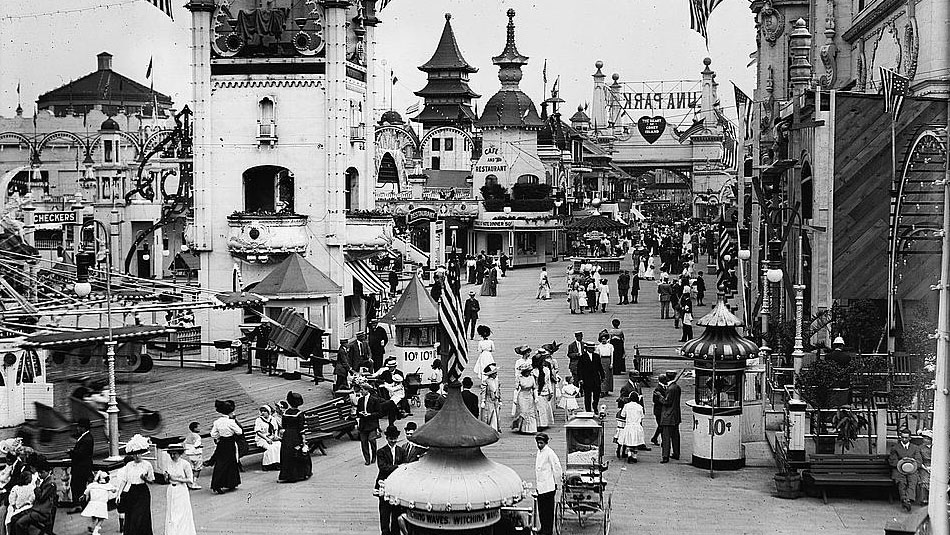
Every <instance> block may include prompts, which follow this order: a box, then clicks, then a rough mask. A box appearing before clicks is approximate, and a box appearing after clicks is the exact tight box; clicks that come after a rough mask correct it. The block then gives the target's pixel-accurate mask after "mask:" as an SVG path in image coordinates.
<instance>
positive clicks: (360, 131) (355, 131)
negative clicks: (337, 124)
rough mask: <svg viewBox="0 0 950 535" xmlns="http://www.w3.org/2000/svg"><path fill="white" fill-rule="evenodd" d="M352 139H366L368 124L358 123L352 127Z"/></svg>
mask: <svg viewBox="0 0 950 535" xmlns="http://www.w3.org/2000/svg"><path fill="white" fill-rule="evenodd" d="M350 141H366V125H365V124H362V123H361V124H358V125H356V126H351V127H350Z"/></svg>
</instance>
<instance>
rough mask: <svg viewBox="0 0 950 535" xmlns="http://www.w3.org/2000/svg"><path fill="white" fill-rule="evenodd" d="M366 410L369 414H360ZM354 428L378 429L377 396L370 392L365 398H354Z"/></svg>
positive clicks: (358, 429) (360, 429)
mask: <svg viewBox="0 0 950 535" xmlns="http://www.w3.org/2000/svg"><path fill="white" fill-rule="evenodd" d="M362 412H368V413H369V416H361V413H362ZM356 428H357V431H363V432H366V431H372V430H374V429H379V398H378V397H376V396H374V395H373V394H370V395H368V396H366V397H365V398H364V397H363V396H360V397H358V398H356Z"/></svg>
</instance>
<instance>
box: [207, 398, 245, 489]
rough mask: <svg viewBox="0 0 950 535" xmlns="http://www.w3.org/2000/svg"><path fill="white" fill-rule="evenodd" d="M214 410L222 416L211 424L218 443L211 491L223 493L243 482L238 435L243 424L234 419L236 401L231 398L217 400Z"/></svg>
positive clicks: (213, 457) (212, 432) (212, 457)
mask: <svg viewBox="0 0 950 535" xmlns="http://www.w3.org/2000/svg"><path fill="white" fill-rule="evenodd" d="M214 410H216V411H218V413H219V414H221V417H220V418H218V419H217V420H215V421H214V423H212V424H211V438H212V439H214V442H215V444H216V446H215V448H214V455H212V456H211V459H212V460H213V462H214V471H212V472H211V491H212V492H214V493H216V494H222V493H223V492H225V491H228V490H234V489H236V488H237V487H238V485H240V484H241V470H240V468H239V467H238V449H237V437H238V435H243V434H244V431H243V430H242V429H241V426H240V425H238V423H237V422H236V421H235V420H234V416H233V413H234V402H233V401H231V400H225V401H222V400H217V401H215V402H214Z"/></svg>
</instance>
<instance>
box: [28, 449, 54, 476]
mask: <svg viewBox="0 0 950 535" xmlns="http://www.w3.org/2000/svg"><path fill="white" fill-rule="evenodd" d="M30 464H32V465H33V468H36V469H37V470H38V471H43V472H45V471H47V470H49V469H50V465H49V460H47V458H46V456H45V455H43V454H40V453H38V454H36V457H34V458H33V461H32V462H31V463H30Z"/></svg>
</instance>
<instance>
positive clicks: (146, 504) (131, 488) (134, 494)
mask: <svg viewBox="0 0 950 535" xmlns="http://www.w3.org/2000/svg"><path fill="white" fill-rule="evenodd" d="M148 450H149V443H148V439H147V438H145V437H143V436H142V435H133V436H132V438H130V439H129V441H128V442H127V443H126V445H125V454H126V455H128V456H129V457H131V458H132V460H131V461H129V462H128V463H126V465H125V466H123V467H122V468H121V469H120V470H119V474H118V477H117V478H116V479H117V482H116V483H117V484H116V488H117V489H119V495H118V496H117V497H116V500H115V502H116V509H118V511H119V512H120V513H124V514H125V522H124V526H125V531H124V533H129V534H131V533H136V534H138V533H141V534H142V535H152V493H151V492H149V490H148V484H149V483H151V482H152V481H155V470H154V469H153V468H152V464H151V463H150V462H148V461H146V460H144V459H142V455H144V454H146V453H148Z"/></svg>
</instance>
